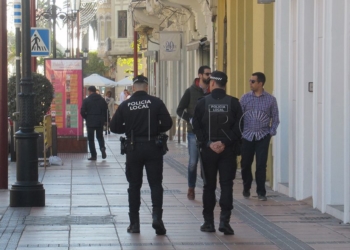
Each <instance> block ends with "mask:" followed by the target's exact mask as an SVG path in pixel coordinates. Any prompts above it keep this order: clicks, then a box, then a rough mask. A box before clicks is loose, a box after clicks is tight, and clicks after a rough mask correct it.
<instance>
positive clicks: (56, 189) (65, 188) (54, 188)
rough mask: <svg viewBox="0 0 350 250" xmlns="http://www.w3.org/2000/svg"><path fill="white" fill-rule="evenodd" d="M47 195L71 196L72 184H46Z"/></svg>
mask: <svg viewBox="0 0 350 250" xmlns="http://www.w3.org/2000/svg"><path fill="white" fill-rule="evenodd" d="M44 189H45V194H61V195H70V193H71V185H70V184H46V185H45V186H44Z"/></svg>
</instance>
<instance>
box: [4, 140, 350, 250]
mask: <svg viewBox="0 0 350 250" xmlns="http://www.w3.org/2000/svg"><path fill="white" fill-rule="evenodd" d="M106 142H107V147H108V150H107V155H108V157H107V159H105V160H102V159H101V156H100V155H99V156H98V157H99V158H98V160H97V161H96V162H89V161H88V160H87V158H88V156H89V155H88V154H59V156H60V157H61V158H62V159H63V161H64V165H63V166H50V167H48V168H47V169H46V171H45V169H44V168H42V167H40V168H39V173H40V176H39V180H40V181H41V182H42V183H43V184H44V188H45V191H46V206H45V207H32V208H11V207H9V206H8V205H9V191H8V190H0V250H5V249H6V250H12V249H18V250H24V249H25V250H29V249H30V250H34V249H39V250H40V249H48V250H68V249H69V250H83V249H88V250H94V249H99V250H112V249H113V250H117V249H125V250H131V249H146V250H148V249H149V250H150V249H160V250H167V249H200V250H211V249H220V250H221V249H240V250H248V249H266V250H267V249H268V250H270V249H271V250H273V249H293V250H294V249H317V250H321V249H324V250H326V249H337V250H339V249H347V250H348V249H350V225H348V224H347V225H344V224H342V223H341V222H340V221H339V220H337V219H335V218H333V217H332V216H330V215H328V214H322V213H320V212H319V211H318V210H315V209H313V208H312V206H311V205H310V201H296V200H294V199H292V198H288V197H286V196H284V195H281V194H279V193H276V192H273V191H271V190H270V189H269V190H268V194H267V195H268V201H266V202H263V201H258V200H257V197H256V196H254V193H252V194H253V196H252V197H251V198H250V199H244V198H243V196H242V181H241V179H240V173H239V171H238V172H237V179H236V180H235V185H234V206H235V209H234V211H233V216H232V219H231V225H232V227H233V229H234V230H235V235H234V236H226V235H223V234H222V233H220V232H218V231H217V232H216V233H203V232H201V231H200V230H199V227H200V225H201V223H202V222H203V219H202V202H201V194H202V181H201V179H200V178H199V181H198V187H197V188H196V199H195V200H194V201H189V200H188V199H187V197H186V194H187V178H186V175H187V168H186V165H187V161H188V156H187V148H186V147H185V146H183V145H181V144H177V143H176V142H170V143H169V149H170V151H169V152H168V154H167V155H166V156H165V159H164V180H163V183H164V216H163V220H164V223H165V226H166V229H167V235H166V236H157V235H155V232H154V230H153V228H152V226H151V222H152V219H151V210H152V204H151V197H150V189H149V187H148V183H147V178H144V185H143V187H142V197H141V211H140V220H141V233H140V234H129V233H127V232H126V228H127V226H128V224H129V218H128V197H127V187H128V184H127V181H126V178H125V174H124V173H125V172H124V166H125V157H124V156H121V155H120V153H119V137H118V136H117V135H109V136H108V137H106ZM15 168H16V165H15V163H10V165H9V188H11V184H13V183H14V182H15ZM253 189H254V187H253ZM217 194H218V196H219V195H220V194H219V192H218V193H217ZM219 213H220V211H219V207H218V206H217V207H216V209H215V218H216V221H215V224H216V228H218V223H219V221H218V219H219Z"/></svg>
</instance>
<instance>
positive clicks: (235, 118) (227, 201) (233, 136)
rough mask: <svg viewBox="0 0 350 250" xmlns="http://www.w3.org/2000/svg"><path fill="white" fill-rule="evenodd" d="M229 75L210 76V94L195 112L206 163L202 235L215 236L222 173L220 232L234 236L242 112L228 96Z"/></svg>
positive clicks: (195, 129) (195, 120) (197, 130)
mask: <svg viewBox="0 0 350 250" xmlns="http://www.w3.org/2000/svg"><path fill="white" fill-rule="evenodd" d="M226 84H227V75H226V74H225V73H224V72H221V71H214V72H213V73H212V74H211V76H210V90H211V94H209V95H208V96H205V97H204V98H202V99H200V100H199V101H198V103H197V106H196V108H195V110H194V115H193V131H194V133H195V135H196V137H197V140H198V142H199V144H200V148H201V151H200V155H201V157H202V162H203V170H204V173H202V174H203V175H204V176H205V180H206V182H205V183H204V186H203V217H204V223H203V224H202V226H201V227H200V230H201V231H203V232H215V225H214V208H215V204H216V195H215V190H216V183H217V173H218V172H219V176H220V178H219V182H220V187H221V196H220V201H219V204H220V207H221V214H220V224H219V231H220V232H223V233H224V234H227V235H232V234H234V231H233V229H232V228H231V226H230V218H231V210H232V209H233V205H232V203H233V180H234V179H235V176H236V169H237V161H236V158H237V153H238V152H237V151H236V148H237V145H238V144H239V141H240V139H241V133H240V131H239V121H240V118H241V116H242V109H241V106H240V104H239V101H238V99H237V98H235V97H232V96H229V95H227V94H226V91H225V89H226Z"/></svg>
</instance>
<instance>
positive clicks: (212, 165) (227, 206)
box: [201, 147, 237, 220]
mask: <svg viewBox="0 0 350 250" xmlns="http://www.w3.org/2000/svg"><path fill="white" fill-rule="evenodd" d="M201 155H202V159H203V165H204V173H205V177H206V180H207V183H206V185H204V187H203V208H204V209H203V217H204V219H205V220H213V219H214V208H215V204H216V196H215V190H216V182H217V173H218V171H219V175H220V177H219V182H220V188H221V196H220V201H219V204H220V207H221V211H223V212H226V211H231V210H232V209H233V204H232V203H233V194H232V192H233V180H234V179H235V177H236V170H237V161H236V155H235V153H234V152H233V148H232V147H228V148H225V150H224V151H223V152H222V153H221V154H217V153H215V152H214V151H213V150H211V149H210V148H209V147H205V148H203V149H202V152H201Z"/></svg>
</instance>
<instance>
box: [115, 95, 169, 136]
mask: <svg viewBox="0 0 350 250" xmlns="http://www.w3.org/2000/svg"><path fill="white" fill-rule="evenodd" d="M172 125H173V121H172V119H171V117H170V114H169V112H168V110H167V108H166V107H165V104H164V103H163V101H162V100H161V99H159V98H157V97H154V96H151V95H148V94H147V93H146V92H145V91H136V92H135V93H134V94H133V95H132V96H131V97H130V98H129V99H128V100H126V101H123V102H122V103H121V104H120V106H119V107H118V109H117V111H116V112H115V114H114V116H113V118H112V120H111V124H110V129H111V131H112V132H113V133H117V134H123V133H125V134H126V136H127V137H128V138H130V137H131V131H133V136H134V137H153V136H157V135H159V134H160V133H163V132H166V131H168V130H169V129H170V128H171V126H172Z"/></svg>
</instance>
